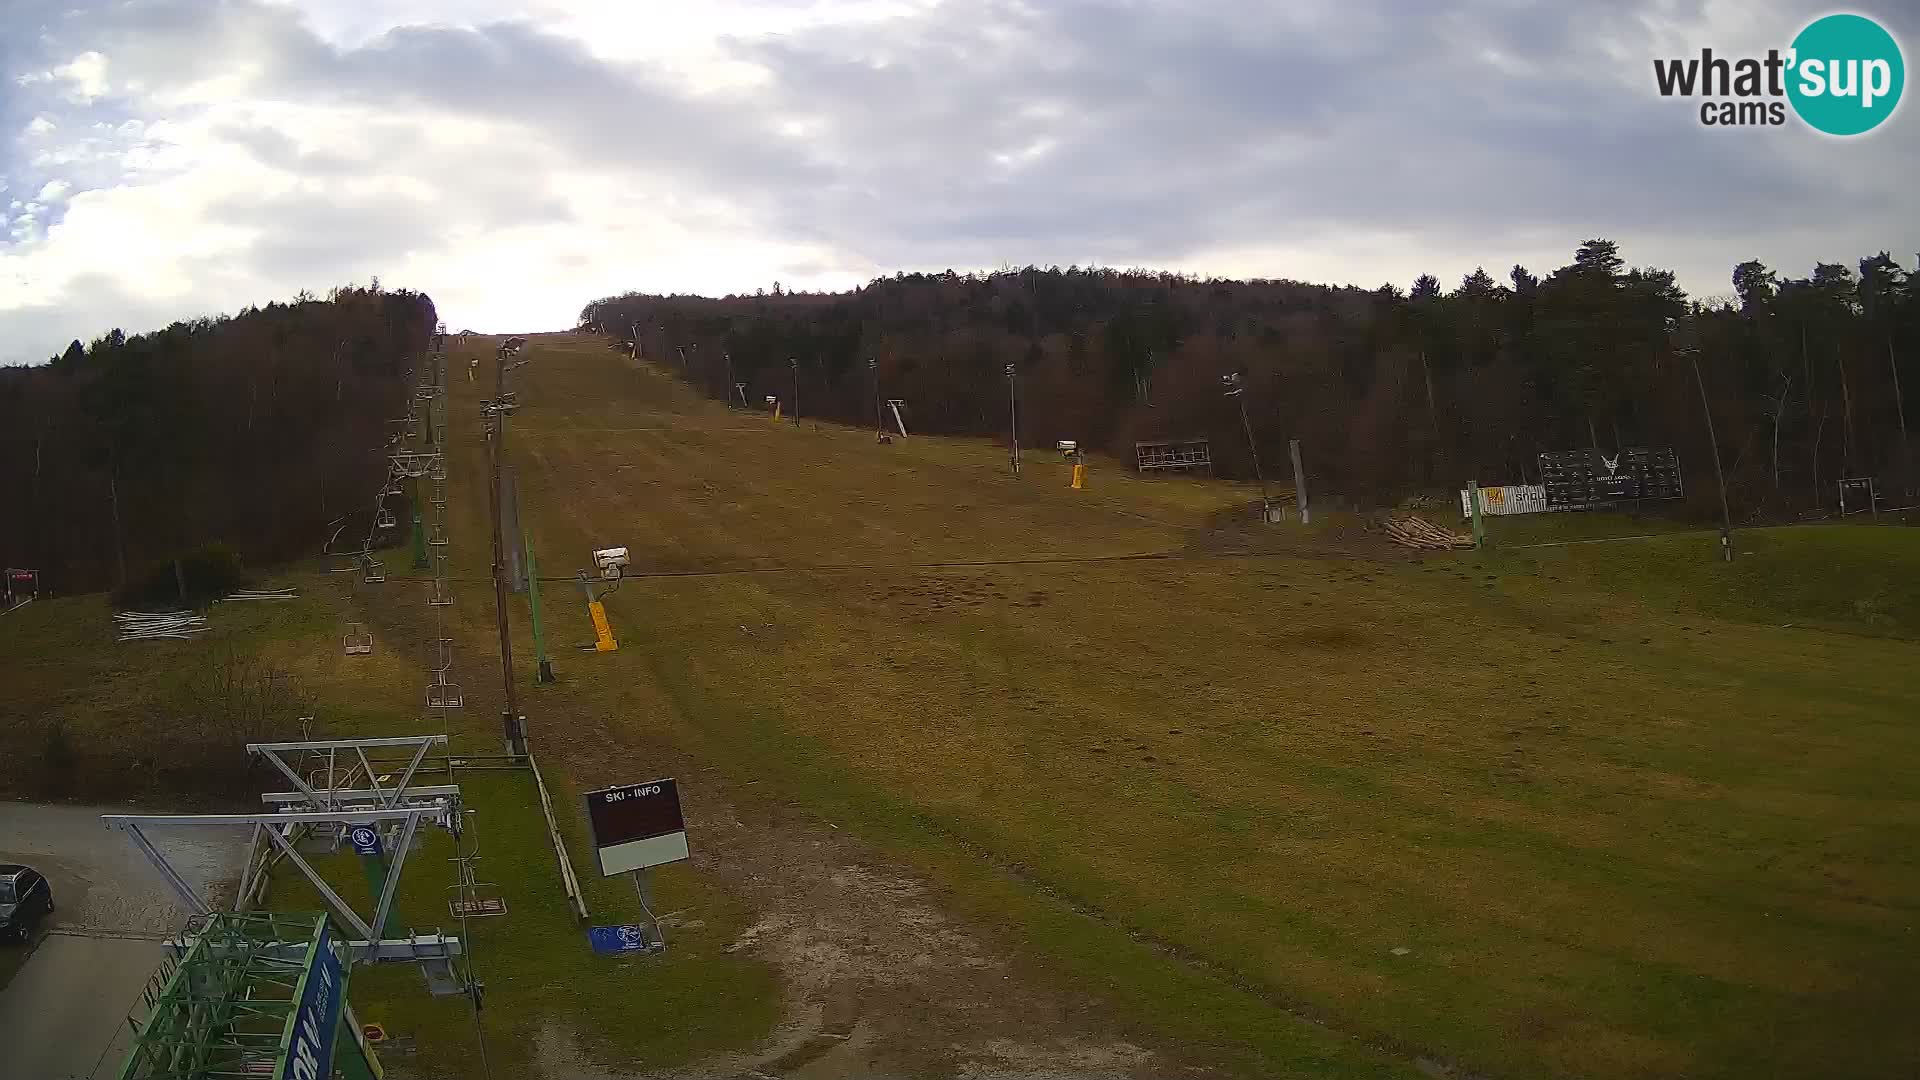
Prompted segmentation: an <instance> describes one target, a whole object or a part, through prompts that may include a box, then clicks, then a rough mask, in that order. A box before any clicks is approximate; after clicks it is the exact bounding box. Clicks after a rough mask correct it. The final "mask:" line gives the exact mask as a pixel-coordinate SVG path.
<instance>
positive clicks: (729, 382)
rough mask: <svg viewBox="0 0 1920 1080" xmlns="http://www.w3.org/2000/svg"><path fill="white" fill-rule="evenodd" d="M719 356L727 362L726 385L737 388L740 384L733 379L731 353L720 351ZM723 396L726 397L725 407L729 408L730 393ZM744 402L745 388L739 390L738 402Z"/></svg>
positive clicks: (745, 397)
mask: <svg viewBox="0 0 1920 1080" xmlns="http://www.w3.org/2000/svg"><path fill="white" fill-rule="evenodd" d="M720 356H721V358H722V359H724V360H725V361H726V362H727V385H728V386H731V387H734V388H736V389H738V388H739V386H740V384H739V383H737V382H734V381H733V354H732V353H721V354H720ZM724 396H725V397H726V399H727V408H729V409H731V408H733V397H732V395H724ZM746 403H747V392H746V391H745V390H741V391H740V404H742V405H745V404H746Z"/></svg>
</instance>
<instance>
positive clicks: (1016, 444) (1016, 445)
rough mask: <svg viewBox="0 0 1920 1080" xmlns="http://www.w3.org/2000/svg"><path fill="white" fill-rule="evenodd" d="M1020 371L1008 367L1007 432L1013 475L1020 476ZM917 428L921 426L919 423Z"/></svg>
mask: <svg viewBox="0 0 1920 1080" xmlns="http://www.w3.org/2000/svg"><path fill="white" fill-rule="evenodd" d="M1019 378H1020V374H1019V369H1018V368H1016V367H1014V366H1013V365H1012V364H1008V365H1007V430H1008V432H1009V433H1010V434H1011V435H1012V439H1013V451H1012V453H1013V475H1015V476H1019V475H1020V394H1019V391H1018V387H1019V385H1020V384H1019ZM914 426H915V427H918V426H920V425H919V424H918V422H916V423H915V424H914Z"/></svg>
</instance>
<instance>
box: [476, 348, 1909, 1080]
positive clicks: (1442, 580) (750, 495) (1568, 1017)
mask: <svg viewBox="0 0 1920 1080" xmlns="http://www.w3.org/2000/svg"><path fill="white" fill-rule="evenodd" d="M535 360H536V364H535V366H533V367H531V368H528V369H527V371H528V376H527V377H526V379H525V380H524V383H523V385H522V387H521V394H520V398H521V401H522V403H523V404H522V408H521V410H520V413H519V414H518V415H517V416H516V417H515V421H514V423H515V425H516V426H515V429H514V442H513V443H512V444H511V445H512V446H513V447H514V455H515V458H516V461H517V463H518V464H519V467H520V483H521V490H522V492H523V518H524V519H525V520H527V521H528V522H529V526H530V528H531V530H532V532H533V534H534V537H535V541H536V544H537V546H538V547H539V549H540V552H541V554H542V561H543V565H548V566H551V565H555V564H556V563H557V562H561V561H564V560H566V559H567V558H569V557H571V558H574V559H579V558H581V557H583V556H584V554H585V552H586V550H587V549H589V548H590V547H593V546H599V545H601V544H605V543H625V544H628V545H629V546H631V547H632V548H633V549H634V554H635V558H636V564H637V566H639V567H644V568H650V569H663V570H673V571H712V570H716V569H726V568H736V567H756V568H761V569H766V568H770V567H775V566H782V565H785V566H795V567H820V566H834V567H847V566H850V565H854V564H857V565H858V566H860V567H864V568H854V569H833V570H822V569H812V570H808V569H796V570H792V571H789V572H783V573H756V574H748V575H730V576H719V577H674V578H654V579H642V580H635V581H629V582H628V583H626V584H625V585H624V586H623V587H622V589H621V591H620V592H619V593H617V594H615V595H614V596H613V597H612V598H610V600H609V609H610V611H611V612H612V617H613V622H614V626H615V629H616V632H617V634H618V636H619V637H620V640H621V651H620V652H618V653H616V654H612V655H609V656H603V657H595V658H591V659H579V658H575V659H574V660H573V661H572V662H571V663H570V664H569V665H568V666H569V670H570V672H574V673H575V674H572V675H571V676H570V680H569V681H570V684H571V685H570V686H569V688H568V690H567V691H566V695H565V696H563V697H557V698H554V699H551V700H552V701H553V702H554V703H555V704H553V705H550V706H546V707H544V708H545V711H548V712H552V711H554V710H556V709H557V710H559V711H560V712H562V713H563V714H564V713H570V711H571V710H580V711H581V712H582V713H584V714H586V715H592V716H596V717H610V718H611V719H609V720H608V721H607V724H608V725H609V727H610V729H611V731H612V733H613V735H614V736H615V737H616V738H618V739H624V740H628V741H630V742H631V743H632V744H634V745H645V744H648V743H649V742H651V741H656V740H660V739H666V740H669V741H671V742H672V743H673V744H674V745H675V746H676V747H677V748H678V749H679V750H680V751H681V752H683V753H685V754H687V755H689V756H691V757H694V758H696V759H698V760H702V761H706V762H709V763H712V764H714V765H715V766H717V767H719V768H720V769H722V770H724V772H725V773H726V774H727V775H728V776H730V777H731V779H732V781H733V782H734V783H735V784H737V785H740V786H741V788H742V789H743V790H744V787H745V785H747V784H748V783H749V782H751V783H754V784H756V785H757V786H756V787H755V788H754V790H756V791H768V790H769V789H770V790H771V792H772V793H773V794H772V796H770V797H779V798H783V799H791V800H795V801H798V802H799V803H801V804H802V805H804V806H807V807H809V808H811V809H813V810H815V811H816V812H817V813H819V814H821V815H822V816H826V817H828V818H829V819H830V820H833V821H835V822H836V823H837V824H840V825H842V826H843V827H848V828H851V829H853V830H855V831H857V832H859V833H860V834H861V835H863V836H866V837H868V838H870V839H872V840H874V841H876V842H878V843H880V844H882V845H884V846H886V847H887V848H888V849H890V850H892V851H894V852H896V853H898V854H899V855H901V856H902V857H904V858H907V859H909V860H911V861H913V862H915V863H917V864H918V865H919V866H921V867H922V869H923V870H925V871H926V872H928V873H929V874H931V875H933V876H934V877H935V878H936V879H938V880H940V881H941V882H942V883H944V884H945V885H947V886H948V887H949V889H950V890H951V891H950V895H951V898H952V902H953V903H954V904H955V905H956V906H959V907H962V908H964V909H966V910H967V911H969V912H971V913H973V914H975V915H976V916H977V917H979V918H980V919H981V920H983V921H984V922H985V923H986V924H987V925H989V926H992V927H995V928H996V932H997V933H998V934H1000V935H1001V936H1002V939H1003V941H1004V942H1005V943H1007V944H1008V945H1009V946H1010V947H1011V948H1013V949H1014V950H1015V951H1017V952H1019V953H1020V954H1021V955H1022V956H1024V957H1026V958H1027V959H1028V961H1029V962H1030V963H1031V964H1032V965H1033V967H1034V969H1035V970H1036V971H1038V972H1041V973H1043V974H1044V975H1045V976H1046V977H1049V978H1054V979H1057V980H1060V981H1061V983H1062V984H1063V985H1068V986H1074V987H1080V988H1092V989H1094V990H1095V991H1096V992H1097V993H1099V994H1100V996H1101V997H1102V998H1103V999H1104V1000H1106V1001H1107V1002H1108V1003H1109V1005H1110V1006H1111V1007H1112V1008H1114V1009H1115V1010H1116V1011H1117V1012H1118V1013H1119V1014H1120V1015H1122V1016H1125V1017H1127V1018H1128V1019H1129V1020H1130V1021H1131V1022H1133V1023H1134V1024H1137V1025H1138V1026H1139V1028H1140V1030H1141V1031H1142V1033H1143V1035H1145V1036H1149V1037H1151V1036H1158V1037H1160V1038H1164V1039H1170V1040H1174V1041H1177V1042H1182V1043H1187V1044H1190V1045H1192V1046H1193V1047H1194V1048H1195V1051H1196V1052H1197V1053H1200V1054H1201V1055H1202V1056H1207V1057H1212V1058H1214V1059H1216V1060H1218V1061H1220V1062H1222V1063H1223V1064H1228V1065H1231V1066H1234V1067H1235V1068H1237V1069H1238V1070H1239V1071H1243V1072H1246V1073H1248V1074H1266V1075H1271V1074H1276V1073H1284V1072H1298V1073H1305V1074H1316V1075H1317V1074H1323V1073H1341V1074H1348V1073H1364V1072H1368V1071H1372V1070H1374V1069H1378V1068H1381V1067H1383V1066H1382V1064H1381V1058H1380V1057H1379V1056H1378V1055H1376V1054H1374V1053H1373V1052H1372V1051H1365V1052H1362V1051H1360V1050H1358V1049H1357V1048H1358V1047H1361V1046H1369V1047H1383V1048H1386V1050H1385V1052H1386V1053H1387V1054H1388V1056H1389V1057H1390V1058H1392V1059H1393V1060H1394V1061H1397V1062H1400V1063H1402V1064H1404V1063H1405V1062H1407V1061H1408V1060H1410V1059H1411V1058H1412V1057H1414V1056H1420V1055H1424V1056H1428V1057H1432V1058H1436V1059H1439V1060H1443V1061H1449V1062H1454V1063H1458V1064H1461V1065H1463V1066H1465V1067H1468V1068H1471V1069H1478V1070H1484V1071H1487V1072H1491V1073H1494V1074H1496V1075H1536V1074H1551V1075H1565V1076H1596V1077H1598V1076H1607V1077H1612V1076H1680V1075H1688V1076H1729V1077H1731V1076H1743V1077H1744V1076H1747V1075H1750V1074H1754V1073H1779V1074H1807V1073H1818V1074H1821V1075H1835V1076H1840V1075H1849V1076H1876V1075H1903V1074H1905V1073H1906V1072H1909V1071H1911V1070H1912V1069H1913V1068H1914V1067H1915V1065H1916V1063H1917V1062H1920V1050H1917V1049H1916V1045H1915V1042H1914V1040H1913V1039H1912V1037H1911V1036H1910V1034H1909V1033H1908V1027H1909V1025H1908V1024H1907V1022H1906V1019H1905V1016H1906V1014H1907V1012H1909V1011H1910V1010H1911V1008H1912V1006H1913V1005H1914V1004H1915V1003H1916V1000H1915V996H1914V991H1913V990H1912V989H1911V985H1910V980H1909V979H1908V978H1907V977H1906V974H1905V972H1906V968H1907V964H1906V960H1905V959H1904V958H1905V956H1906V955H1908V953H1909V952H1910V950H1911V947H1912V938H1911V933H1912V931H1911V930H1910V929H1909V927H1910V926H1911V925H1912V924H1913V915H1914V911H1915V908H1916V907H1920V864H1917V863H1916V860H1915V859H1914V858H1913V857H1912V856H1911V855H1910V854H1907V849H1908V847H1909V846H1910V845H1908V844H1907V843H1906V840H1905V839H1904V838H1905V837H1906V836H1908V835H1909V833H1910V831H1911V829H1912V828H1913V827H1914V826H1915V825H1916V824H1920V781H1916V780H1915V779H1914V778H1913V776H1912V775H1911V773H1910V770H1908V769H1907V768H1906V767H1905V763H1906V762H1907V761H1910V760H1911V759H1912V757H1913V755H1914V753H1915V751H1916V750H1920V733H1916V732H1915V730H1914V728H1913V727H1912V725H1911V724H1910V722H1909V720H1908V718H1909V717H1910V716H1911V715H1913V712H1914V709H1915V707H1916V706H1917V705H1920V690H1916V688H1915V687H1914V686H1913V684H1912V682H1911V680H1910V679H1909V678H1908V676H1907V674H1906V673H1907V672H1908V671H1910V670H1911V668H1912V665H1913V662H1914V660H1915V658H1916V657H1915V652H1914V648H1915V647H1914V646H1912V645H1910V644H1908V643H1906V642H1903V641H1897V640H1884V639H1874V638H1869V637H1860V636H1855V635H1853V634H1846V635H1835V634H1831V633H1826V632H1823V631H1820V630H1809V629H1807V628H1806V624H1805V623H1804V622H1802V620H1808V621H1812V622H1821V623H1830V624H1831V625H1833V626H1835V627H1838V628H1843V629H1848V630H1867V631H1873V630H1876V629H1886V628H1898V627H1900V626H1904V625H1907V621H1908V620H1909V619H1910V618H1911V605H1910V600H1909V599H1907V597H1910V595H1911V594H1910V593H1908V592H1905V591H1903V588H1904V587H1903V586H1902V584H1901V582H1902V581H1903V580H1904V581H1911V580H1912V578H1911V577H1910V576H1909V577H1905V578H1904V579H1903V578H1902V577H1901V575H1902V574H1903V573H1904V570H1902V569H1901V568H1902V567H1904V566H1907V565H1910V564H1911V560H1912V559H1913V558H1914V554H1915V541H1914V539H1913V536H1914V534H1911V533H1907V532H1904V531H1900V532H1896V531H1894V530H1876V531H1873V532H1871V533H1868V532H1866V531H1864V530H1862V531H1850V530H1835V531H1831V532H1822V531H1820V530H1809V531H1806V532H1805V533H1804V536H1802V534H1801V533H1798V532H1792V531H1782V532H1778V533H1766V534H1760V533H1752V534H1747V533H1743V534H1742V537H1743V541H1742V542H1743V550H1746V545H1747V544H1749V542H1750V543H1751V547H1752V551H1751V555H1750V557H1748V558H1744V559H1743V561H1742V562H1739V563H1736V564H1735V565H1734V567H1733V568H1732V571H1733V572H1732V573H1731V574H1728V573H1725V572H1724V571H1725V569H1726V568H1723V567H1718V566H1716V565H1715V564H1714V563H1713V561H1712V557H1711V556H1712V551H1711V545H1710V542H1708V543H1706V544H1705V546H1704V550H1696V548H1701V547H1702V542H1701V540H1700V538H1699V537H1698V536H1695V535H1691V534H1687V535H1677V536H1674V537H1671V538H1666V539H1661V540H1658V541H1635V542H1632V543H1623V544H1595V545H1583V546H1577V547H1570V548H1554V549H1543V550H1540V551H1525V552H1521V551H1513V550H1509V549H1508V548H1507V547H1506V546H1504V543H1505V542H1507V541H1510V540H1513V539H1517V538H1518V536H1519V535H1520V533H1519V530H1518V529H1511V530H1510V529H1508V528H1507V526H1508V523H1507V522H1505V521H1503V522H1501V523H1500V528H1499V529H1497V530H1496V535H1497V536H1499V537H1500V539H1501V540H1502V541H1503V546H1502V547H1500V548H1497V549H1495V550H1491V551H1489V552H1486V553H1477V554H1476V553H1467V554H1461V555H1457V556H1455V555H1436V556H1429V557H1426V558H1424V559H1421V560H1418V561H1411V560H1409V559H1408V558H1407V557H1406V555H1405V553H1403V552H1397V551H1391V550H1385V549H1382V550H1378V551H1375V550H1374V549H1369V548H1367V547H1366V546H1365V544H1364V543H1363V542H1362V541H1363V540H1364V538H1354V537H1351V536H1347V537H1342V538H1338V539H1335V538H1332V537H1329V536H1321V535H1301V534H1296V533H1283V534H1276V535H1277V536H1279V537H1280V539H1276V540H1275V541H1274V546H1276V547H1277V548H1278V550H1277V552H1276V553H1274V554H1271V555H1261V556H1254V557H1239V558H1207V557H1198V558H1191V559H1183V560H1163V561H1155V562H1107V563H1082V564H1055V565H1024V566H1021V565H1006V566H979V567H946V568H925V569H917V568H914V567H913V566H911V565H908V564H925V563H931V562H945V561H962V560H993V559H1010V560H1017V559H1026V558H1032V557H1035V556H1061V555H1118V554H1127V553H1138V552H1143V551H1176V550H1181V549H1191V550H1194V551H1196V552H1202V551H1205V550H1207V545H1206V544H1205V543H1204V542H1203V539H1202V537H1201V535H1200V526H1201V525H1202V524H1204V523H1205V522H1207V521H1208V520H1210V518H1211V516H1212V515H1213V514H1215V513H1216V512H1217V511H1218V510H1219V509H1220V508H1222V507H1225V506H1228V505H1231V504H1234V503H1237V502H1243V501H1244V500H1245V498H1246V494H1247V493H1246V491H1245V489H1238V488H1234V487H1232V486H1231V485H1217V484H1202V483H1195V484H1193V485H1191V486H1190V487H1183V486H1182V484H1181V483H1180V482H1178V481H1171V482H1170V481H1156V482H1141V481H1137V480H1133V479H1131V478H1129V477H1125V476H1124V475H1123V474H1119V473H1117V472H1115V471H1114V470H1112V469H1111V468H1108V469H1106V470H1099V469H1096V470H1095V483H1094V486H1093V489H1092V490H1090V491H1088V492H1082V493H1073V492H1069V491H1068V490H1066V481H1065V474H1064V471H1063V470H1060V469H1058V468H1057V467H1056V466H1055V464H1054V463H1052V462H1047V463H1045V464H1036V466H1035V467H1031V468H1029V469H1028V470H1027V472H1026V475H1025V476H1023V477H1022V478H1020V479H1019V480H1014V479H1013V478H1011V477H1009V476H1007V475H1006V472H1005V468H1004V456H1003V454H1002V452H1000V451H997V450H995V449H994V448H993V447H991V446H989V445H987V444H985V443H981V442H970V441H961V440H951V441H950V440H932V439H910V440H906V441H904V442H898V443H895V444H894V445H893V446H891V447H875V446H874V445H873V444H872V441H871V434H870V433H867V434H865V435H863V434H862V433H860V432H857V431H847V430H841V429H835V428H831V427H828V428H825V429H823V430H820V431H814V430H812V428H811V427H810V426H808V425H802V426H801V427H800V428H798V429H795V428H793V427H791V426H787V427H778V428H776V427H774V426H772V425H770V424H768V423H766V421H765V420H764V419H760V418H754V417H749V416H745V415H741V414H736V413H730V412H728V411H726V410H724V409H722V408H720V407H719V406H718V405H716V404H714V403H710V402H703V401H698V400H695V399H693V398H692V397H691V396H690V395H688V394H687V393H686V392H685V391H684V389H682V388H680V387H678V386H676V385H675V384H673V383H672V382H671V381H670V380H668V379H666V378H665V377H664V376H662V375H660V374H658V373H656V372H652V371H650V370H644V369H642V370H635V369H633V368H631V367H630V366H627V365H626V364H625V363H624V362H623V361H620V360H618V359H617V358H615V357H613V356H611V355H610V354H608V353H606V352H604V351H603V350H601V349H599V348H598V347H596V346H594V345H593V344H591V343H581V344H572V343H569V342H568V341H567V339H564V338H562V339H554V338H544V339H539V340H537V341H536V344H535ZM1055 473H1058V475H1055ZM1174 491H1181V492H1182V494H1181V495H1180V496H1179V497H1173V496H1171V495H1170V494H1169V493H1170V492H1174ZM1619 524H1620V523H1618V522H1608V521H1605V520H1604V519H1599V518H1594V519H1591V520H1590V521H1588V522H1587V523H1585V524H1584V525H1583V526H1582V527H1584V528H1591V529H1595V530H1599V531H1603V532H1604V531H1606V530H1609V529H1612V528H1614V527H1615V526H1617V525H1619ZM1556 527H1557V528H1559V529H1562V530H1565V529H1567V528H1568V526H1566V525H1559V526H1556ZM1562 535H1565V534H1564V532H1563V533H1562ZM1613 535H1618V533H1613ZM1708 535H1709V540H1710V537H1711V534H1708ZM1287 537H1292V539H1291V540H1288V539H1286V538H1287ZM1289 545H1291V546H1289ZM1338 552H1345V554H1344V555H1342V554H1338ZM1875 574H1880V575H1882V576H1883V577H1884V579H1885V585H1884V587H1883V586H1880V585H1875V584H1874V583H1873V582H1874V580H1875V579H1874V576H1873V575H1875ZM1863 599H1864V600H1865V601H1866V603H1865V605H1864V606H1862V605H1861V603H1860V601H1861V600H1863ZM577 607H578V605H577V604H575V603H568V602H550V611H551V612H552V614H551V616H550V622H551V625H550V629H549V632H550V634H551V635H552V636H553V637H554V638H555V639H556V640H568V639H580V640H584V639H585V638H586V637H587V636H588V631H587V630H586V625H585V619H584V616H583V615H582V614H581V613H580V612H579V611H578V610H577ZM1783 612H1786V613H1791V615H1792V617H1791V618H1787V617H1777V616H1780V615H1781V613H1783ZM1882 620H1884V622H1883V621H1882ZM1788 621H1793V622H1796V623H1797V625H1796V626H1794V627H1791V628H1785V627H1781V626H1780V625H1778V624H1779V623H1781V622H1788ZM1396 950H1405V952H1397V951H1396ZM1290 1013H1303V1014H1308V1015H1312V1016H1315V1017H1318V1018H1320V1019H1322V1020H1324V1022H1325V1024H1326V1026H1325V1027H1324V1028H1323V1027H1320V1026H1317V1025H1312V1024H1307V1023H1303V1022H1301V1021H1298V1020H1296V1019H1294V1017H1293V1016H1292V1015H1290Z"/></svg>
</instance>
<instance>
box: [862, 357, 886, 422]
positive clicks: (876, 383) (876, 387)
mask: <svg viewBox="0 0 1920 1080" xmlns="http://www.w3.org/2000/svg"><path fill="white" fill-rule="evenodd" d="M867 374H868V375H869V376H871V377H872V379H873V441H874V442H885V441H886V434H885V432H883V431H881V430H880V361H878V360H875V359H874V358H873V357H871V356H869V357H867Z"/></svg>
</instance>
